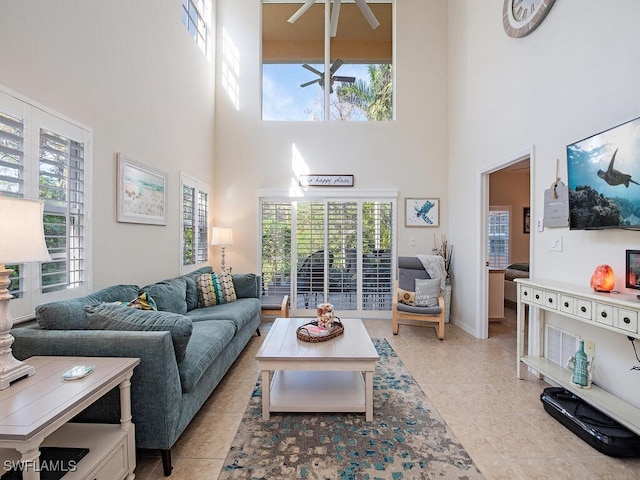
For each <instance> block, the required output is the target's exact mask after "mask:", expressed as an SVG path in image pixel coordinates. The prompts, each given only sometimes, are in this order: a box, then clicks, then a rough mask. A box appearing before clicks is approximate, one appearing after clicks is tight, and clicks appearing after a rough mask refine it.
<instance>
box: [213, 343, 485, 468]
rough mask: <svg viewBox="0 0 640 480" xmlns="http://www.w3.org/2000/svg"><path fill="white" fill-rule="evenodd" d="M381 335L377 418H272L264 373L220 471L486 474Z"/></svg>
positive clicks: (375, 398)
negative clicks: (266, 412) (265, 407)
mask: <svg viewBox="0 0 640 480" xmlns="http://www.w3.org/2000/svg"><path fill="white" fill-rule="evenodd" d="M373 342H374V345H375V346H376V349H377V350H378V353H379V354H380V362H379V363H378V365H377V367H376V372H375V374H374V386H373V389H374V390H373V403H374V417H373V421H372V422H366V421H365V419H364V413H354V414H347V413H337V414H331V413H318V414H309V413H290V414H283V413H273V414H272V415H271V419H270V420H268V421H264V420H262V403H261V402H262V400H261V393H262V390H261V383H260V380H258V383H257V384H256V387H255V389H254V391H253V394H252V396H251V399H250V401H249V405H248V406H247V410H246V412H245V413H244V417H243V419H242V422H241V423H240V427H239V428H238V433H237V434H236V436H235V438H234V440H233V444H232V446H231V450H229V453H228V455H227V458H226V459H225V464H224V466H223V468H222V471H221V473H220V476H219V477H218V479H219V480H221V479H236V478H238V479H240V478H242V479H253V480H261V479H265V480H275V479H287V480H289V479H313V480H316V479H332V480H333V479H342V480H346V479H354V480H375V479H393V480H404V479H436V478H440V479H464V480H467V479H468V480H472V479H482V478H484V477H483V476H482V474H481V473H480V471H479V470H478V468H477V467H476V466H475V464H474V463H473V461H472V460H471V458H470V457H469V455H468V454H467V452H466V451H465V450H464V448H463V447H462V445H460V443H459V442H458V440H457V439H456V437H455V436H454V435H453V432H452V431H451V429H450V428H449V427H448V426H447V424H446V423H444V421H443V419H442V417H441V416H440V414H439V413H438V412H437V411H436V410H434V408H433V406H432V405H431V403H430V402H429V399H428V398H427V397H426V395H425V394H424V392H423V391H422V390H421V389H420V387H419V386H418V384H417V383H416V382H415V380H414V379H413V377H412V376H411V375H410V374H409V372H408V371H407V369H406V367H405V366H404V364H403V363H402V361H401V360H400V359H399V358H398V356H397V355H396V353H395V351H394V350H393V349H392V348H391V346H390V345H389V344H388V343H387V341H386V340H384V339H383V340H377V339H374V340H373Z"/></svg>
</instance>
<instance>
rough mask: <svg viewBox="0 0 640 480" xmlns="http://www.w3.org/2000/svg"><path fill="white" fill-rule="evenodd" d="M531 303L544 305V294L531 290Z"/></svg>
mask: <svg viewBox="0 0 640 480" xmlns="http://www.w3.org/2000/svg"><path fill="white" fill-rule="evenodd" d="M533 303H537V304H538V305H544V292H543V291H542V290H538V289H537V288H534V289H533Z"/></svg>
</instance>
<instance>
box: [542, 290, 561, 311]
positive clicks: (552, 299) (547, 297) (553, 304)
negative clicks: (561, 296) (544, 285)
mask: <svg viewBox="0 0 640 480" xmlns="http://www.w3.org/2000/svg"><path fill="white" fill-rule="evenodd" d="M543 294H544V305H545V306H546V307H547V308H553V309H556V308H558V294H557V293H554V292H543Z"/></svg>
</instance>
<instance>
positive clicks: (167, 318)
mask: <svg viewBox="0 0 640 480" xmlns="http://www.w3.org/2000/svg"><path fill="white" fill-rule="evenodd" d="M85 312H86V313H87V317H88V318H89V329H90V330H124V331H168V332H169V333H170V334H171V341H172V342H173V350H174V351H175V354H176V360H177V361H178V362H179V361H181V360H183V359H184V357H185V356H186V352H187V345H188V344H189V339H190V338H191V332H192V330H193V324H192V323H191V319H190V318H188V317H185V316H184V315H180V314H177V313H171V312H162V311H153V310H138V309H135V308H129V307H123V306H122V305H117V304H114V303H101V304H99V305H95V306H87V307H85Z"/></svg>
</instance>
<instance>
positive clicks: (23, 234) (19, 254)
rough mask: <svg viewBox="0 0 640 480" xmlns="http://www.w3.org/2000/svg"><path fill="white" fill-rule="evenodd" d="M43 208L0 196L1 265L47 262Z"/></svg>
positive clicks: (35, 204) (24, 200) (40, 203)
mask: <svg viewBox="0 0 640 480" xmlns="http://www.w3.org/2000/svg"><path fill="white" fill-rule="evenodd" d="M43 212H44V205H43V204H42V202H39V201H36V200H26V199H23V198H14V197H7V196H0V264H7V263H8V264H11V263H26V262H46V261H50V260H51V257H50V256H49V252H48V251H47V245H46V243H45V240H44V227H43V225H42V214H43Z"/></svg>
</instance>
